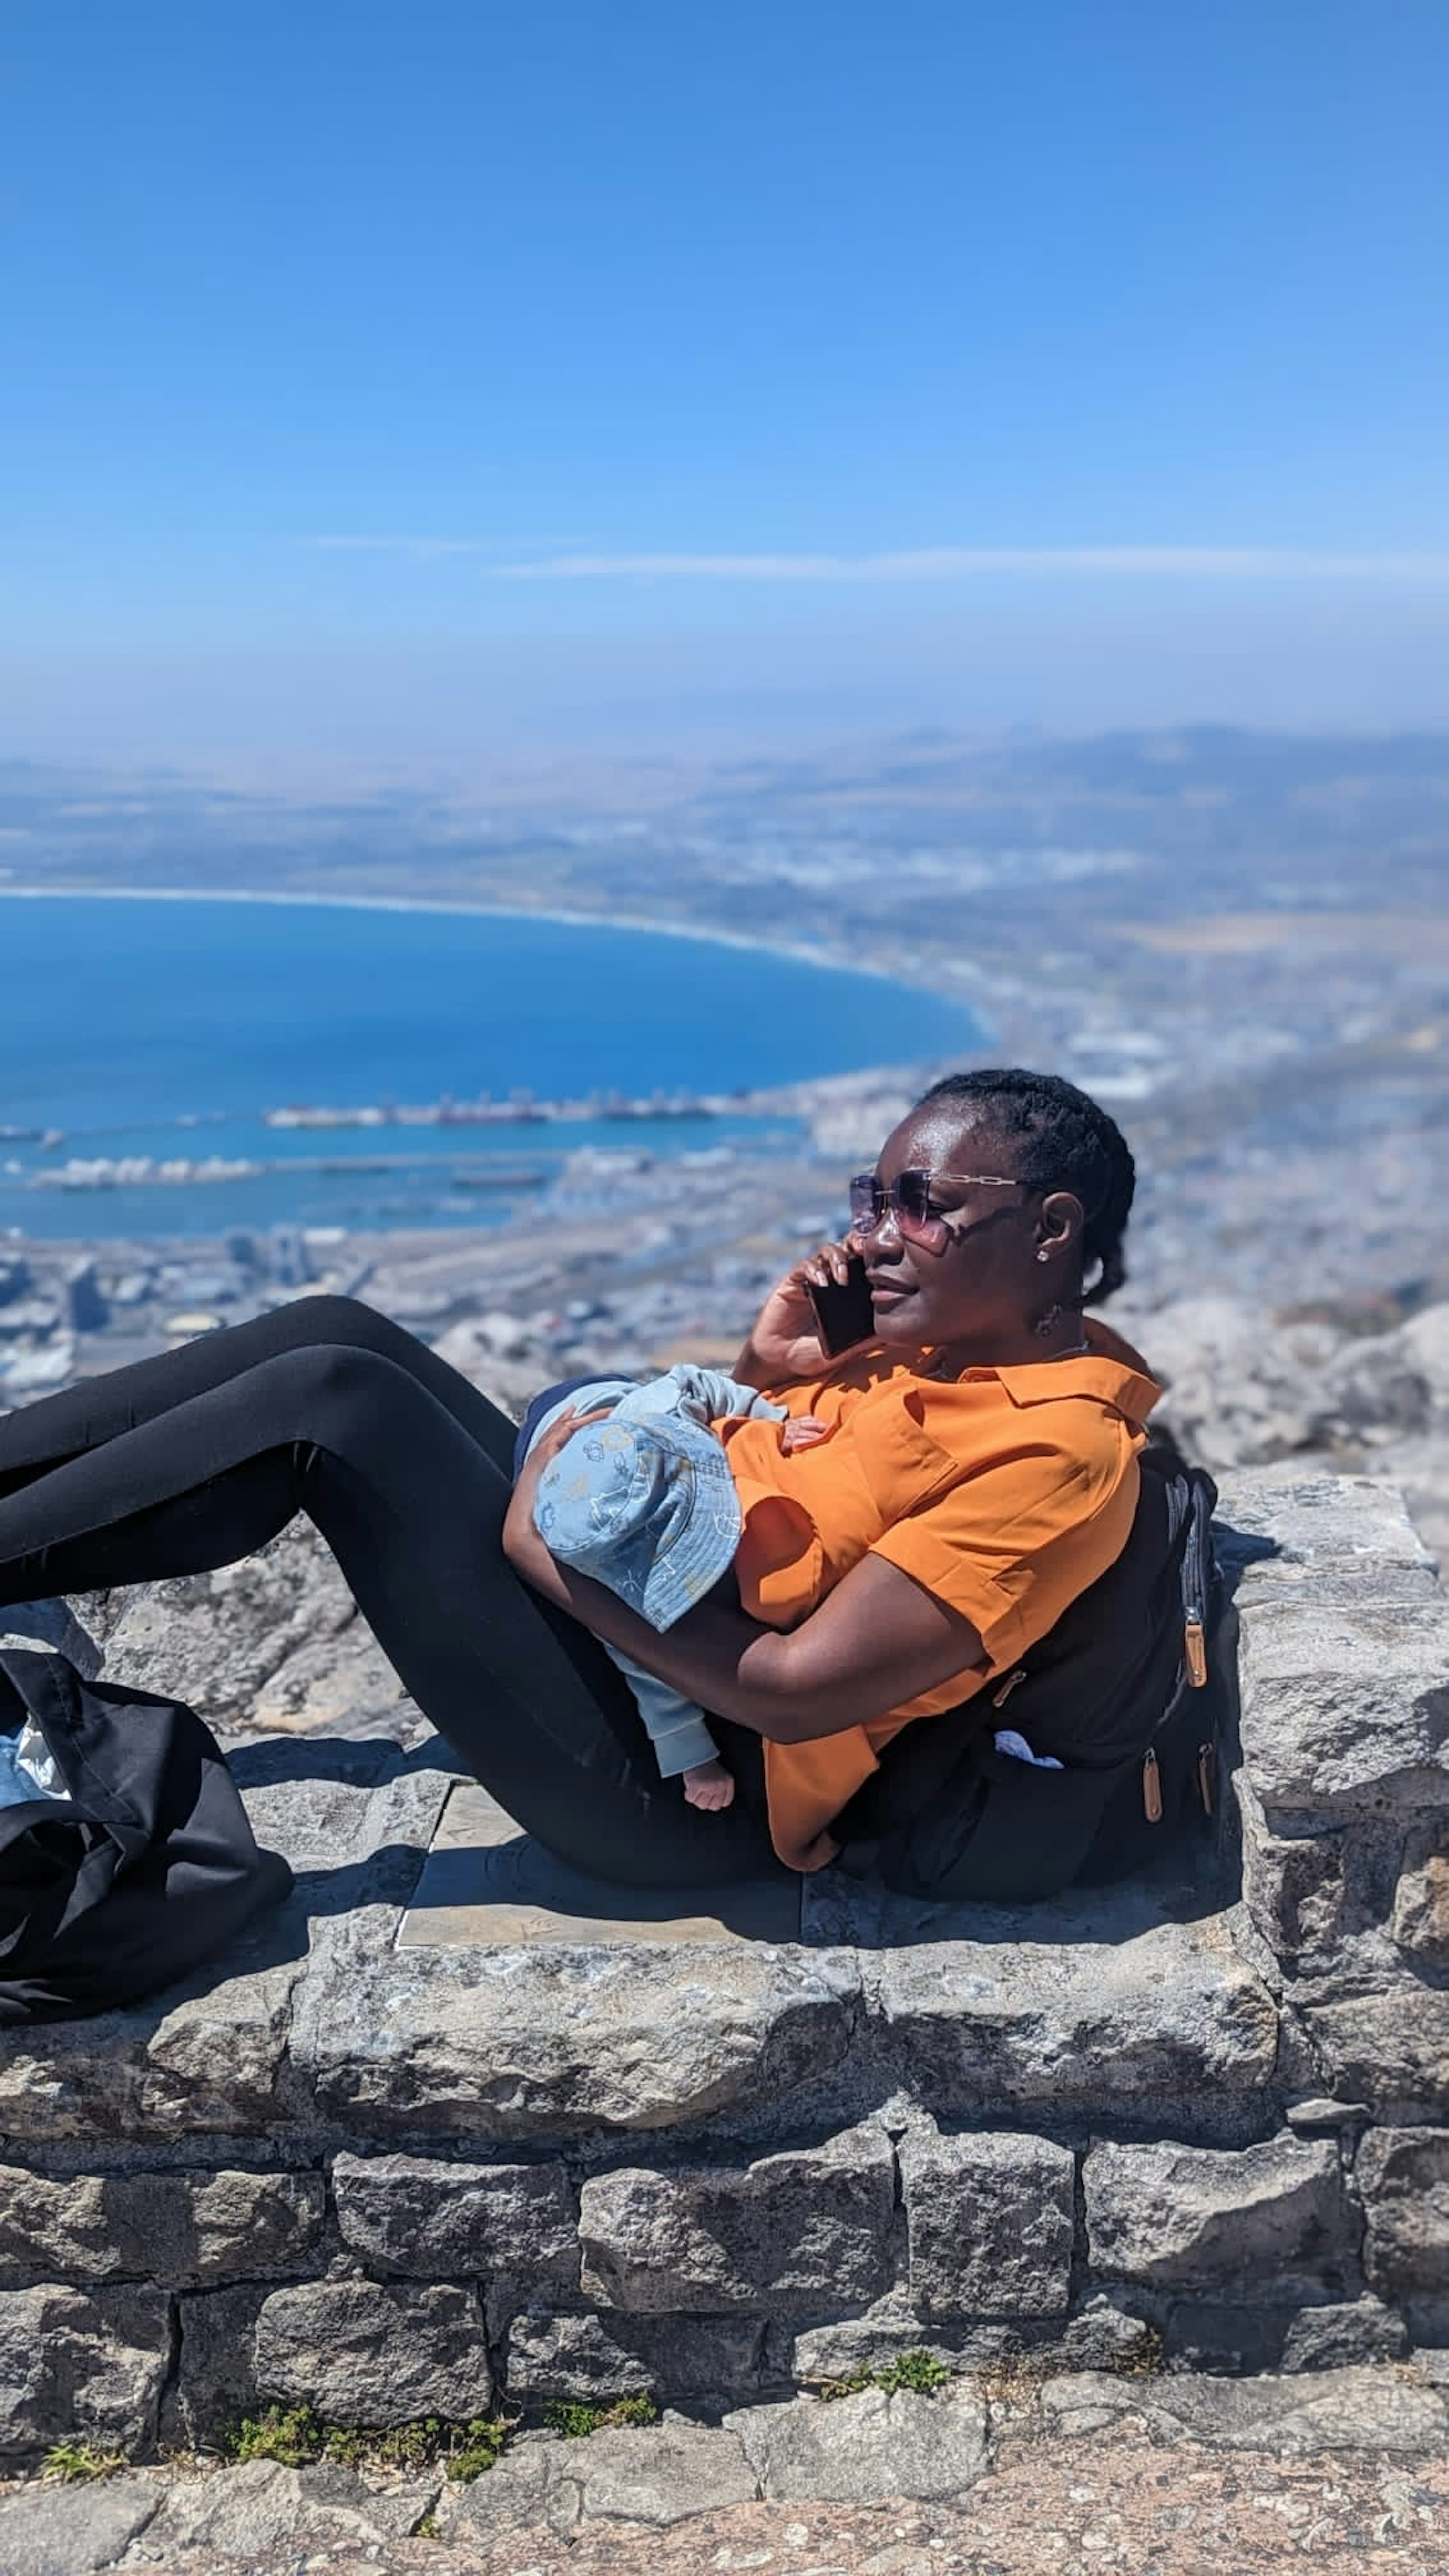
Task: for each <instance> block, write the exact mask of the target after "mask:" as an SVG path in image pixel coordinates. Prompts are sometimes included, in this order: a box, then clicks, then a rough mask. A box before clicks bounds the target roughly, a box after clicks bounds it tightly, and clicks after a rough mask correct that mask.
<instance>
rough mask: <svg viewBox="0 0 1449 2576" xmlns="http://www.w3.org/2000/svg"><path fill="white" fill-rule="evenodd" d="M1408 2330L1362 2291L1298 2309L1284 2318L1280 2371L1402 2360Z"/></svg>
mask: <svg viewBox="0 0 1449 2576" xmlns="http://www.w3.org/2000/svg"><path fill="white" fill-rule="evenodd" d="M1408 2350H1409V2332H1408V2328H1407V2326H1406V2325H1405V2323H1404V2320H1403V2318H1402V2317H1401V2316H1399V2315H1397V2314H1396V2313H1395V2311H1394V2310H1393V2309H1392V2308H1388V2307H1385V2305H1384V2303H1383V2301H1382V2299H1376V2298H1374V2297H1373V2296H1372V2295H1371V2293H1369V2292H1367V2291H1365V2293H1364V2295H1363V2297H1362V2298H1358V2299H1348V2300H1343V2301H1338V2302H1335V2301H1330V2302H1329V2303H1328V2304H1327V2305H1326V2306H1324V2307H1321V2308H1299V2309H1298V2310H1297V2311H1296V2313H1295V2314H1294V2315H1292V2316H1291V2317H1289V2319H1288V2321H1287V2324H1286V2326H1285V2329H1284V2334H1283V2347H1282V2350H1281V2352H1280V2354H1279V2356H1278V2367H1279V2369H1280V2370H1351V2369H1353V2368H1354V2367H1355V2366H1356V2365H1357V2364H1358V2363H1360V2362H1366V2361H1403V2360H1405V2359H1407V2357H1408Z"/></svg>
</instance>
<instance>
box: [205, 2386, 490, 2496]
mask: <svg viewBox="0 0 1449 2576" xmlns="http://www.w3.org/2000/svg"><path fill="white" fill-rule="evenodd" d="M513 2429H514V2427H513V2424H512V2422H510V2421H509V2420H508V2419H507V2418H506V2417H504V2416H501V2415H473V2416H470V2417H469V2418H468V2419H467V2421H466V2422H463V2423H449V2422H447V2421H446V2420H445V2419H444V2418H443V2417H442V2416H441V2415H421V2416H418V2417H417V2418H416V2419H415V2420H414V2421H413V2422H412V2423H410V2424H389V2425H386V2426H384V2427H383V2428H381V2429H380V2430H378V2431H372V2430H365V2429H364V2428H363V2427H361V2426H360V2425H356V2424H325V2423H324V2422H323V2421H322V2418H321V2416H320V2415H318V2414H317V2413H316V2411H315V2409H314V2408H312V2407H311V2406H268V2407H266V2408H265V2409H264V2411H263V2412H262V2413H261V2414H260V2415H244V2416H243V2417H242V2419H241V2422H240V2423H239V2424H236V2425H234V2426H232V2427H231V2428H230V2430H229V2431H227V2432H226V2433H224V2434H223V2435H222V2436H221V2438H220V2441H219V2442H218V2444H217V2448H218V2449H219V2450H220V2452H221V2454H222V2457H223V2458H224V2459H227V2460H233V2461H236V2462H237V2463H238V2464H239V2463H241V2462H242V2461H244V2460H276V2461H277V2462H278V2463H279V2464H280V2466H281V2467H283V2468H286V2469H305V2468H310V2467H311V2466H312V2465H313V2464H314V2463H315V2462H316V2461H318V2460H329V2461H332V2462H334V2463H336V2464H338V2465H339V2466H341V2467H343V2468H349V2469H359V2468H366V2467H375V2468H383V2469H404V2470H412V2471H414V2472H415V2473H418V2474H421V2473H422V2472H423V2471H425V2470H427V2469H432V2468H439V2469H441V2470H442V2471H443V2473H444V2475H445V2476H446V2477H448V2478H450V2479H452V2480H453V2482H454V2483H455V2484H456V2485H459V2486H468V2485H471V2483H472V2481H473V2479H474V2478H478V2477H482V2476H483V2474H484V2472H485V2470H488V2469H491V2468H492V2467H493V2464H494V2462H495V2461H496V2460H497V2459H498V2458H499V2457H500V2455H501V2454H502V2452H503V2451H504V2450H505V2448H506V2447H507V2443H508V2438H509V2435H510V2434H511V2433H512V2431H513Z"/></svg>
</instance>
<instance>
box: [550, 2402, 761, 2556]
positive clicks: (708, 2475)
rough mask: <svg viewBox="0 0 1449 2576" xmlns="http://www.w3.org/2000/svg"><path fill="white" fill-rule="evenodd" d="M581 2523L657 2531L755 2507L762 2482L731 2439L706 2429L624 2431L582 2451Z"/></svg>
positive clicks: (593, 2440)
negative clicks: (634, 2525)
mask: <svg viewBox="0 0 1449 2576" xmlns="http://www.w3.org/2000/svg"><path fill="white" fill-rule="evenodd" d="M578 2450H579V2459H578V2463H577V2473H578V2478H579V2483H580V2487H581V2490H582V2493H581V2497H580V2502H581V2505H582V2509H583V2515H584V2519H585V2520H586V2521H590V2520H602V2521H614V2522H643V2523H649V2524H652V2525H653V2527H654V2528H655V2529H656V2530H664V2529H667V2527H668V2526H669V2525H670V2524H671V2523H675V2522H688V2521H690V2520H692V2518H693V2517H694V2516H695V2515H696V2514H701V2513H720V2512H723V2511H724V2509H725V2508H726V2507H727V2506H729V2505H732V2504H754V2503H755V2502H756V2501H757V2500H758V2497H759V2492H760V2489H759V2481H758V2479H757V2478H756V2476H755V2472H754V2470H753V2469H752V2468H751V2466H750V2464H749V2461H748V2460H747V2459H746V2457H745V2454H744V2451H743V2449H742V2447H741V2445H740V2442H739V2440H738V2438H737V2436H736V2435H735V2434H734V2433H731V2432H728V2431H725V2430H720V2431H712V2430H710V2429H709V2428H708V2427H706V2426H705V2425H703V2424H668V2423H665V2424H656V2425H652V2426H651V2427H650V2428H649V2430H648V2431H647V2432H646V2431H644V2430H643V2429H642V2428H640V2429H637V2430H631V2429H629V2428H627V2427H625V2426H622V2425H621V2426H620V2427H618V2428H617V2429H615V2430H609V2431H605V2432H600V2433H595V2434H592V2435H591V2436H590V2438H589V2440H588V2441H587V2442H581V2443H580V2444H579V2445H578Z"/></svg>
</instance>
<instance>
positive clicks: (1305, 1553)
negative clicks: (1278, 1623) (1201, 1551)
mask: <svg viewBox="0 0 1449 2576" xmlns="http://www.w3.org/2000/svg"><path fill="white" fill-rule="evenodd" d="M1218 1521H1219V1523H1220V1524H1222V1525H1223V1526H1224V1528H1225V1530H1226V1532H1227V1533H1228V1541H1227V1546H1226V1548H1225V1550H1224V1553H1225V1554H1227V1555H1228V1556H1229V1557H1232V1556H1233V1555H1234V1554H1235V1553H1239V1552H1238V1551H1235V1550H1234V1547H1233V1538H1234V1537H1244V1538H1248V1539H1252V1540H1256V1541H1258V1542H1260V1552H1259V1553H1256V1554H1249V1555H1248V1557H1247V1562H1246V1564H1245V1565H1244V1568H1243V1571H1242V1572H1241V1574H1240V1576H1239V1580H1238V1599H1239V1601H1240V1602H1242V1603H1245V1604H1252V1603H1256V1602H1257V1601H1259V1600H1262V1599H1267V1600H1280V1599H1286V1598H1291V1597H1292V1596H1293V1595H1294V1594H1295V1593H1296V1594H1299V1595H1300V1596H1302V1597H1305V1598H1306V1597H1307V1596H1308V1594H1309V1593H1312V1594H1314V1595H1315V1596H1316V1597H1322V1596H1323V1595H1324V1594H1325V1593H1326V1592H1329V1591H1333V1592H1335V1593H1336V1594H1337V1595H1338V1596H1339V1597H1344V1596H1345V1595H1346V1594H1347V1593H1348V1592H1349V1591H1350V1589H1352V1590H1356V1591H1357V1592H1358V1593H1359V1595H1360V1597H1362V1598H1365V1599H1372V1598H1375V1597H1379V1598H1385V1597H1386V1598H1397V1597H1398V1596H1399V1591H1400V1588H1401V1586H1402V1583H1403V1579H1404V1578H1408V1580H1409V1581H1410V1582H1411V1583H1412V1584H1413V1586H1414V1588H1415V1592H1416V1593H1417V1592H1419V1591H1421V1590H1424V1589H1429V1590H1432V1588H1433V1584H1434V1559H1433V1557H1432V1556H1431V1555H1430V1553H1429V1550H1428V1549H1427V1548H1426V1547H1425V1545H1424V1542H1423V1540H1422V1539H1421V1537H1420V1536H1419V1533H1418V1531H1417V1530H1416V1529H1415V1527H1414V1524H1413V1521H1412V1520H1411V1519H1410V1517H1409V1512H1408V1507H1407V1505H1406V1503H1405V1501H1404V1497H1403V1493H1402V1491H1401V1490H1400V1488H1399V1486H1398V1485H1396V1484H1394V1483H1393V1482H1392V1481H1391V1480H1390V1479H1389V1478H1387V1477H1383V1476H1330V1475H1322V1474H1313V1475H1304V1474H1303V1473H1302V1472H1301V1470H1299V1469H1297V1468H1295V1467H1293V1466H1291V1465H1289V1464H1286V1463H1283V1464H1279V1465H1276V1466H1268V1467H1257V1468H1253V1467H1248V1468H1243V1467H1233V1468H1231V1469H1229V1470H1228V1471H1227V1472H1226V1473H1225V1474H1223V1475H1221V1476H1219V1477H1218Z"/></svg>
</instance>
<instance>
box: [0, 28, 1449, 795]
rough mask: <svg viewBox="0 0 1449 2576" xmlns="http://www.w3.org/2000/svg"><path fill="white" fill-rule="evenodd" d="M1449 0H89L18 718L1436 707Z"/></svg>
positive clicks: (193, 721)
mask: <svg viewBox="0 0 1449 2576" xmlns="http://www.w3.org/2000/svg"><path fill="white" fill-rule="evenodd" d="M1446 110H1449V19H1446V17H1445V15H1444V12H1443V10H1442V8H1441V7H1440V5H1439V0H1387V5H1382V4H1381V5H1379V6H1378V7H1373V8H1371V7H1369V6H1367V5H1364V6H1348V5H1342V0H1318V5H1309V0H1272V5H1270V6H1269V7H1267V8H1265V7H1264V6H1263V5H1262V0H1253V4H1252V5H1247V0H1220V5H1219V6H1217V7H1216V8H1214V9H1213V10H1211V11H1201V10H1191V11H1189V10H1185V9H1180V8H1173V7H1164V6H1163V5H1162V0H1150V5H1127V6H1111V5H1100V4H1099V5H1093V6H1086V5H1068V0H1038V5H1037V6H1036V7H1035V8H1032V9H1025V10H1015V11H1008V10H1006V9H1004V8H1002V7H1000V6H995V5H994V6H991V7H981V6H972V5H968V0H954V5H920V4H919V0H893V5H890V6H886V5H882V0H876V5H874V6H858V5H850V0H845V5H836V6H823V5H818V0H769V4H768V5H761V0H733V5H732V6H731V7H730V8H728V9H714V10H706V9H705V8H702V7H698V6H696V7H680V6H677V5H674V6H670V5H665V0H609V5H608V6H605V5H603V0H592V5H582V4H581V0H565V5H559V4H558V0H552V5H551V0H533V5H531V6H530V7H528V8H527V9H520V8H518V7H516V6H509V7H507V8H504V7H501V6H498V5H496V0H468V4H467V5H456V6H455V5H452V0H412V5H409V6H407V7H403V6H401V5H388V6H376V5H368V4H367V0H361V5H357V0H353V5H349V6H347V7H342V6H340V5H334V0H289V5H288V6H286V7H282V6H278V5H275V0H250V5H248V6H247V7H246V8H245V9H240V8H236V9H221V8H210V7H206V6H204V5H203V6H197V5H196V0H187V5H184V6H182V5H174V4H173V0H134V5H133V6H131V7H129V8H127V9H124V10H122V9H117V8H115V7H114V6H113V5H110V0H105V5H100V0H91V5H84V6H77V5H74V0H48V5H47V6H46V7H45V8H44V9H41V8H32V9H29V10H25V11H19V10H17V11H14V12H12V13H11V14H10V17H9V19H8V22H7V26H6V29H5V32H4V34H3V36H0V221H3V224H4V234H5V242H4V253H3V265H0V300H3V301H0V311H3V343H4V347H5V351H6V357H5V362H4V363H5V374H6V380H7V381H6V386H5V391H4V397H3V403H0V522H3V533H4V551H3V588H0V690H3V695H0V753H12V754H13V753H21V754H24V753H25V752H27V751H31V750H34V751H39V752H43V753H45V754H47V755H53V754H56V753H67V752H72V753H74V754H75V755H77V756H81V757H84V756H88V755H90V754H92V753H95V752H106V753H108V754H114V753H116V752H118V751H121V750H124V749H130V750H132V751H134V752H135V753H136V754H137V755H138V756H146V757H149V756H154V755H158V754H160V755H167V756H176V757H181V758H195V759H199V760H200V759H213V758H231V757H237V758H246V759H253V760H256V759H260V760H265V759H266V758H268V757H269V756H273V755H275V756H277V757H279V758H280V757H281V756H283V755H286V756H297V755H301V754H304V753H306V752H307V751H309V750H311V751H315V752H316V753H317V754H319V755H320V756H322V757H324V758H336V759H340V760H342V761H344V762H345V761H347V760H363V759H371V760H379V759H381V760H392V761H397V762H399V763H404V764H406V763H408V762H420V763H422V764H424V765H426V764H427V763H429V762H434V761H442V762H446V761H448V760H450V759H458V758H466V757H467V756H469V754H470V753H471V752H473V751H485V752H486V751H488V750H490V749H492V748H506V747H507V746H508V745H509V744H510V743H534V742H538V743H544V742H553V743H557V744H559V745H562V746H565V747H567V746H568V745H569V744H570V743H577V744H579V745H587V746H589V747H590V748H595V747H597V746H598V745H599V744H600V743H603V742H607V741H610V740H613V739H620V740H625V739H627V740H630V741H639V742H643V741H646V740H650V741H657V742H659V743H662V744H665V745H668V744H670V743H671V742H678V743H681V744H682V743H685V742H692V741H694V740H695V739H700V740H703V739H706V738H709V737H711V736H712V735H716V736H719V737H721V738H723V737H724V736H725V735H728V734H730V733H731V732H734V733H738V734H739V735H741V736H747V735H749V734H750V733H751V732H759V733H761V734H764V733H770V734H773V735H774V736H776V737H779V736H781V735H788V734H789V733H790V731H791V729H792V728H795V729H798V730H800V731H802V732H811V733H820V732H828V731H829V730H831V729H832V728H836V729H839V728H848V729H852V730H854V729H858V728H859V727H860V726H861V725H863V724H864V725H871V724H878V725H881V726H889V725H894V724H898V723H900V722H903V721H904V722H910V721H913V720H918V719H924V720H929V721H933V722H937V721H942V720H947V721H952V722H957V723H960V724H961V725H962V726H963V727H965V728H967V729H973V728H979V727H988V728H989V727H992V726H996V725H1000V724H1004V723H1012V722H1047V723H1054V724H1056V723H1060V724H1093V723H1097V722H1114V721H1132V720H1136V719H1140V720H1144V721H1156V720H1175V719H1176V718H1178V717H1180V716H1191V715H1195V714H1202V715H1221V714H1228V715H1240V716H1245V717H1249V718H1256V719H1257V720H1259V721H1265V722H1271V721H1289V722H1306V723H1313V722H1324V723H1334V722H1340V721H1363V722H1370V723H1375V724H1391V723H1394V722H1399V721H1402V722H1415V723H1422V722H1426V721H1430V722H1432V721H1449V678H1446V674H1449V651H1446V646H1449V485H1446V477H1445V470H1444V455H1445V451H1446V427H1449V420H1446V413H1449V404H1446V391H1449V350H1446V337H1449V325H1446V303H1449V299H1446V297H1445V294H1444V278H1445V272H1446V254H1449V155H1446V153H1445V151H1444V133H1445V118H1446Z"/></svg>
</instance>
